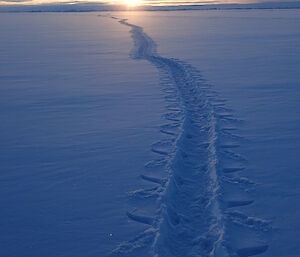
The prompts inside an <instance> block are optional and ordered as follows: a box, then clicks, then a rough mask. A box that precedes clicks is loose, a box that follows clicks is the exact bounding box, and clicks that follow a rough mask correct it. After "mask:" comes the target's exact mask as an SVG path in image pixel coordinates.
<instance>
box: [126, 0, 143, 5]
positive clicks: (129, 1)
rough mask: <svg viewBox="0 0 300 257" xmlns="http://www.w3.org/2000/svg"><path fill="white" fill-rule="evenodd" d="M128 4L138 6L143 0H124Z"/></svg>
mask: <svg viewBox="0 0 300 257" xmlns="http://www.w3.org/2000/svg"><path fill="white" fill-rule="evenodd" d="M123 2H124V4H126V5H127V6H137V5H140V4H141V0H123Z"/></svg>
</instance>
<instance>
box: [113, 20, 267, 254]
mask: <svg viewBox="0 0 300 257" xmlns="http://www.w3.org/2000/svg"><path fill="white" fill-rule="evenodd" d="M111 18H114V19H116V20H118V21H119V22H120V23H121V24H123V25H125V26H128V27H130V28H131V36H132V38H133V41H134V48H133V50H132V52H131V57H132V58H134V59H137V60H146V61H148V62H149V63H151V64H152V65H153V66H155V67H156V68H157V70H158V71H159V74H160V82H161V85H162V88H163V89H162V90H163V92H164V94H165V99H166V109H167V113H166V114H165V120H166V124H163V125H161V127H160V131H161V133H163V134H164V135H166V137H167V139H166V140H163V141H159V142H156V143H154V144H153V145H152V152H154V153H155V154H156V155H157V156H158V158H157V159H155V160H153V161H151V162H149V163H147V164H146V168H147V170H148V171H149V172H148V173H147V174H142V175H141V178H142V179H144V180H145V181H147V182H149V183H152V184H153V185H155V186H154V187H151V188H146V189H140V190H137V191H135V192H131V197H137V198H138V197H139V198H142V199H145V200H146V199H149V198H153V199H156V201H157V203H158V208H157V211H156V212H155V213H154V214H153V215H150V214H147V212H145V211H143V210H135V211H130V212H128V213H127V215H128V217H129V218H130V219H131V220H134V221H136V222H140V223H143V224H146V225H148V226H149V227H148V228H147V229H146V230H145V231H144V232H143V233H142V234H140V235H138V236H137V237H136V238H134V239H132V240H130V241H128V242H124V243H122V244H121V245H120V246H118V247H117V248H116V249H115V251H114V252H113V253H112V255H113V256H130V257H134V256H155V257H171V256H172V257H185V256H192V257H194V256H203V257H225V256H233V257H234V256H238V257H246V256H253V255H258V254H260V253H263V252H265V251H266V250H267V248H268V245H267V244H265V243H260V244H257V245H253V246H250V247H248V246H247V247H244V246H239V245H234V243H233V242H231V238H230V237H229V236H228V235H227V234H226V228H227V226H230V224H234V225H236V226H239V227H241V228H246V229H247V231H248V230H249V229H250V230H253V231H261V232H264V231H267V230H268V229H269V227H270V225H269V223H268V222H267V221H264V220H263V219H259V218H255V217H248V216H247V215H245V214H243V213H242V212H239V211H237V210H235V209H234V208H237V207H240V206H245V205H249V204H251V203H253V200H252V199H249V198H248V197H247V194H246V191H247V189H248V188H249V187H250V186H252V185H253V182H251V181H249V180H248V179H246V178H243V177H241V176H240V174H239V173H240V172H241V171H242V170H243V169H244V165H245V162H246V160H245V158H244V157H242V156H241V155H239V154H238V153H237V152H236V149H237V148H238V146H239V140H241V138H239V136H238V135H235V134H233V132H234V131H235V129H236V125H237V124H239V122H241V121H239V120H237V119H235V117H234V116H233V114H232V112H231V110H229V109H227V108H226V106H225V101H224V100H222V99H220V98H219V96H218V95H217V94H216V92H214V91H213V90H212V89H211V87H210V86H209V85H208V84H207V83H206V82H205V81H204V80H203V79H202V77H201V74H200V73H199V71H197V70H196V69H195V68H193V67H192V66H190V65H189V64H186V63H184V62H182V61H180V60H177V59H173V58H164V57H162V56H160V55H159V54H158V52H157V49H156V44H155V42H154V41H153V40H152V39H151V38H150V37H149V36H148V35H147V34H146V33H145V32H144V31H143V29H142V28H141V27H139V26H136V25H133V24H130V23H129V22H128V21H127V20H124V19H123V20H119V19H118V18H116V17H111ZM164 171H166V173H164ZM233 188H234V189H233ZM228 190H229V191H235V190H240V191H241V193H240V194H238V195H239V196H238V197H235V198H234V197H233V198H232V197H231V198H228V197H227V198H226V197H225V196H226V192H227V191H228ZM145 213H146V214H145Z"/></svg>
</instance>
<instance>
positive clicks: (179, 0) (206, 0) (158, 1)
mask: <svg viewBox="0 0 300 257" xmlns="http://www.w3.org/2000/svg"><path fill="white" fill-rule="evenodd" d="M268 2H269V3H270V2H281V3H285V2H299V0H297V1H291V0H187V1H184V0H0V5H41V4H56V3H57V4H81V3H99V4H104V5H125V6H126V5H127V6H131V7H134V6H141V5H150V6H165V5H169V6H176V5H193V4H233V3H237V4H248V3H268Z"/></svg>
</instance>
